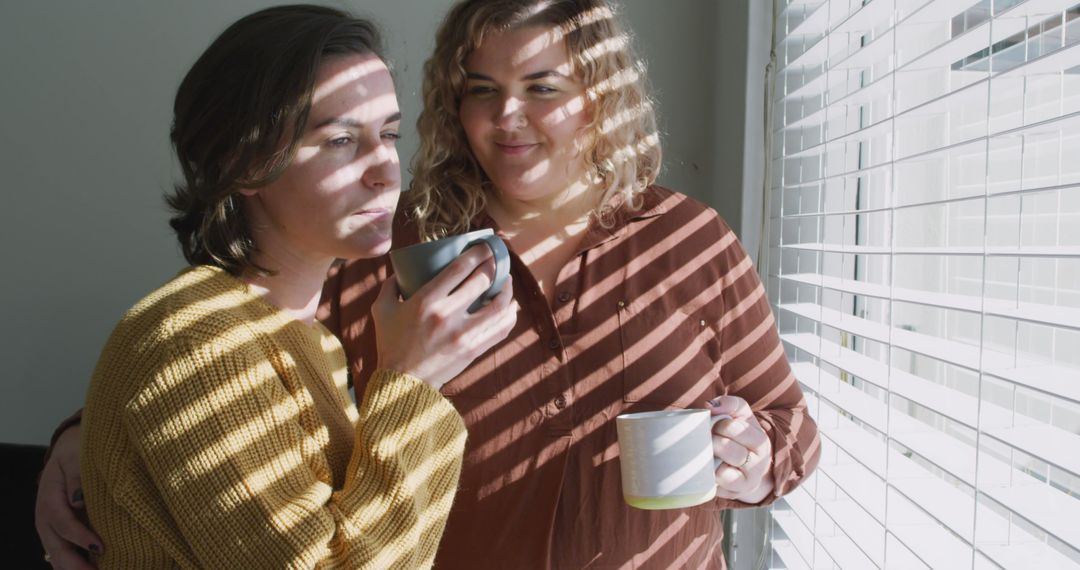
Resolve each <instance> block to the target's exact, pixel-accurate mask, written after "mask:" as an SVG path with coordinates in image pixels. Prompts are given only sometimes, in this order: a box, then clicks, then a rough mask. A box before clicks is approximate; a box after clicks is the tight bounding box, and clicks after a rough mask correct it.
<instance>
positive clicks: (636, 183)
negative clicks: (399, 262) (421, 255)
mask: <svg viewBox="0 0 1080 570" xmlns="http://www.w3.org/2000/svg"><path fill="white" fill-rule="evenodd" d="M529 26H546V27H551V28H554V29H555V30H557V31H558V32H559V33H560V34H561V35H562V37H563V40H564V41H565V42H566V46H567V48H568V50H569V52H570V56H571V62H572V64H573V66H574V72H575V73H577V74H579V76H580V77H581V79H582V81H583V82H584V85H585V87H586V94H587V101H588V102H587V105H588V107H589V109H590V110H591V117H592V118H591V121H590V122H589V123H588V124H587V125H586V126H585V131H586V133H587V136H586V137H585V140H586V141H588V142H587V143H586V146H585V148H584V157H585V161H586V166H587V169H588V171H589V172H590V174H591V175H592V177H593V182H594V183H595V186H596V187H597V188H598V189H599V190H602V193H601V194H600V195H599V197H598V198H599V199H598V205H597V207H596V209H595V210H594V212H593V215H594V216H596V217H597V219H598V221H599V222H600V223H601V225H603V226H608V227H609V226H610V225H611V224H612V223H613V220H614V216H613V214H614V212H615V211H616V210H617V209H618V208H620V207H628V208H630V209H636V208H638V207H640V194H641V193H642V192H643V191H644V190H645V189H646V188H647V187H648V186H649V185H651V184H652V183H653V182H655V180H656V177H657V175H658V174H659V171H660V159H661V152H660V141H659V137H658V134H657V130H656V115H655V112H654V110H653V101H652V98H651V97H650V96H649V94H648V88H647V84H646V79H645V65H644V63H643V62H642V61H641V60H639V59H637V57H636V56H635V55H634V53H633V49H632V46H631V41H630V38H629V36H628V35H627V34H626V33H625V32H624V31H623V30H622V28H621V26H620V25H619V23H618V22H617V21H616V16H615V12H614V10H612V8H611V7H610V6H609V5H608V4H607V2H605V0H463V1H461V2H459V3H458V4H456V5H455V6H454V7H453V8H452V9H451V10H450V12H449V13H448V14H447V16H446V19H445V20H444V21H443V23H442V25H441V26H440V28H439V31H438V33H437V35H436V37H435V52H434V53H433V54H432V56H431V58H430V59H428V60H427V62H426V63H425V64H424V84H423V98H424V110H423V112H421V113H420V118H419V120H418V121H417V130H418V131H419V135H420V149H419V152H417V154H416V157H415V158H414V159H413V163H412V164H413V181H412V186H411V190H410V192H408V193H406V195H405V197H404V198H405V200H406V208H407V210H408V213H409V214H410V217H411V218H412V219H413V220H414V221H415V222H416V224H417V226H418V229H419V232H420V237H421V239H424V240H429V239H437V238H440V237H443V236H446V235H452V234H456V233H461V232H464V231H466V230H468V227H469V223H470V222H471V221H472V219H473V218H474V217H476V216H477V215H478V214H479V213H480V212H482V211H483V210H484V208H485V206H486V204H487V190H489V189H490V185H491V181H490V180H489V179H488V177H487V175H486V174H485V173H484V171H483V169H482V168H481V167H480V165H479V163H477V161H476V158H475V156H474V155H473V153H472V150H471V149H470V148H469V143H468V140H467V139H466V138H465V130H464V128H463V127H462V125H461V119H460V116H459V113H458V111H459V109H460V106H461V100H462V97H463V96H464V94H465V85H466V72H465V59H466V58H467V57H468V56H469V54H470V53H471V52H472V51H473V50H474V49H476V48H477V47H478V46H479V45H480V44H481V42H482V41H483V39H484V37H485V36H486V35H487V34H491V33H497V32H499V31H503V30H510V29H519V28H523V27H529Z"/></svg>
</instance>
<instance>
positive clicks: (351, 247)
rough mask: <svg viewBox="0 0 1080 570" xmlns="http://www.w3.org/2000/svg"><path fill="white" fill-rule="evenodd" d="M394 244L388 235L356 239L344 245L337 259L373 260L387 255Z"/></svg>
mask: <svg viewBox="0 0 1080 570" xmlns="http://www.w3.org/2000/svg"><path fill="white" fill-rule="evenodd" d="M391 245H392V242H391V240H390V234H389V233H387V234H386V235H385V237H382V236H380V237H378V238H376V237H374V236H366V237H365V238H364V239H354V240H352V241H350V242H349V243H346V244H344V246H345V247H343V248H342V251H341V253H340V254H338V255H337V257H339V258H341V259H348V260H353V259H371V258H373V257H379V256H382V255H386V254H387V253H388V252H389V251H390V246H391Z"/></svg>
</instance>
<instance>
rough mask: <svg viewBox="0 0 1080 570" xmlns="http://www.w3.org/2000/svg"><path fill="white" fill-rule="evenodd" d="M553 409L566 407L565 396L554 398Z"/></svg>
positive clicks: (560, 395)
mask: <svg viewBox="0 0 1080 570" xmlns="http://www.w3.org/2000/svg"><path fill="white" fill-rule="evenodd" d="M555 407H556V408H559V409H560V410H561V409H563V408H565V407H566V396H563V395H562V394H559V395H558V396H555Z"/></svg>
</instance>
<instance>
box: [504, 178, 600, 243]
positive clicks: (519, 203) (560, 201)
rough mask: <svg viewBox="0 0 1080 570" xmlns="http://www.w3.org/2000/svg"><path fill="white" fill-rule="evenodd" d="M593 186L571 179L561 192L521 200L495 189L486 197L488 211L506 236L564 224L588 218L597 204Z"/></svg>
mask: <svg viewBox="0 0 1080 570" xmlns="http://www.w3.org/2000/svg"><path fill="white" fill-rule="evenodd" d="M597 198H598V196H597V194H596V192H595V189H594V188H593V187H592V186H591V185H589V184H587V183H585V182H573V183H571V184H570V185H569V186H568V187H567V188H566V190H564V191H563V192H558V193H555V194H553V195H550V196H542V197H540V198H535V199H529V200H522V199H517V198H513V197H510V196H507V195H506V194H504V193H502V192H499V191H497V190H496V192H494V193H493V194H492V196H491V199H489V200H488V208H487V209H488V214H490V215H491V217H492V218H493V219H494V220H495V221H496V222H497V223H498V224H499V229H501V230H502V231H503V232H505V233H506V234H507V235H508V236H511V237H512V236H514V235H515V234H517V233H521V232H526V233H528V232H530V231H532V230H538V231H544V230H546V229H553V228H566V227H569V226H575V225H579V224H584V223H587V222H588V218H589V214H590V213H591V212H592V211H593V210H594V209H595V208H596V206H597Z"/></svg>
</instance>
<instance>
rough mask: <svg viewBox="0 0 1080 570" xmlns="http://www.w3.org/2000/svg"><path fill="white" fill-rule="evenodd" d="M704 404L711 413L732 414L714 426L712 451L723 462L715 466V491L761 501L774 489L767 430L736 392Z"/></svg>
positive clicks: (752, 502)
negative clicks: (717, 466)
mask: <svg viewBox="0 0 1080 570" xmlns="http://www.w3.org/2000/svg"><path fill="white" fill-rule="evenodd" d="M706 405H707V406H708V408H709V411H710V412H711V413H712V415H714V416H716V415H720V414H727V415H729V416H731V419H730V420H723V421H720V422H717V424H716V425H715V426H713V436H712V440H713V455H715V456H716V457H719V458H720V459H721V460H723V462H724V464H723V465H721V466H720V467H719V468H718V469H717V470H716V487H717V489H716V495H717V496H718V497H721V498H724V499H734V500H736V501H740V502H743V503H748V504H757V503H760V502H761V501H762V500H764V499H765V497H768V496H769V494H770V493H772V491H773V478H772V462H773V454H772V442H771V441H770V440H769V436H768V434H766V433H765V430H764V429H762V427H761V424H760V423H758V420H757V418H756V417H755V416H754V412H753V411H751V410H750V404H747V403H746V400H744V399H742V398H740V397H738V396H721V397H719V398H716V399H715V400H713V401H711V402H709V403H708V404H706Z"/></svg>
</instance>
